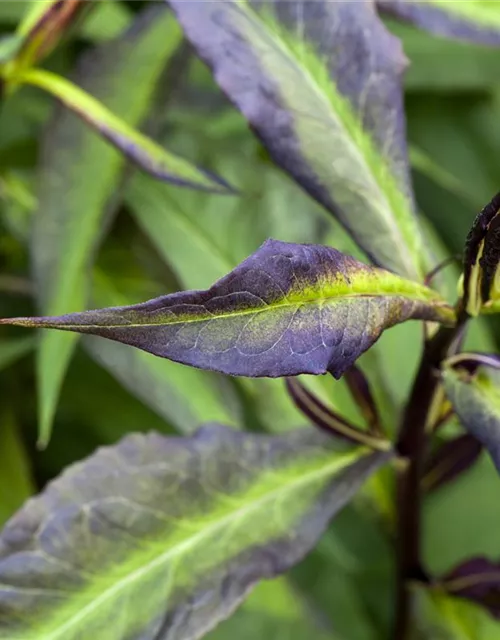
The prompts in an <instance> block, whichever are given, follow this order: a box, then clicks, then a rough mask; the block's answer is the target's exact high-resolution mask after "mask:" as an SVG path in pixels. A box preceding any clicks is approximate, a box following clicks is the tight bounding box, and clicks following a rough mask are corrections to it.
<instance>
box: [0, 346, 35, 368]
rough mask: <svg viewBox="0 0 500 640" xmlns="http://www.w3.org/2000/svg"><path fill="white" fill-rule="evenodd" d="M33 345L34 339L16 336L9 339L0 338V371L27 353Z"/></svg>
mask: <svg viewBox="0 0 500 640" xmlns="http://www.w3.org/2000/svg"><path fill="white" fill-rule="evenodd" d="M34 347H35V340H33V339H30V338H28V339H27V340H26V338H17V339H15V340H14V339H10V340H0V371H1V370H2V369H6V368H7V367H10V365H11V364H13V363H14V362H17V360H19V359H20V358H22V357H23V356H25V355H26V354H28V353H29V352H30V351H32V350H33V349H34Z"/></svg>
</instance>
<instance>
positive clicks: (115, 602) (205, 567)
mask: <svg viewBox="0 0 500 640" xmlns="http://www.w3.org/2000/svg"><path fill="white" fill-rule="evenodd" d="M390 456H391V454H390V453H385V454H383V453H375V454H366V453H363V452H360V451H354V452H352V451H351V452H349V453H338V452H335V451H334V450H333V449H332V444H331V441H330V440H329V439H328V438H325V437H322V436H321V434H319V433H317V432H316V431H313V430H309V429H305V430H298V431H295V432H293V433H292V434H287V435H286V436H281V437H279V436H276V437H272V436H255V435H249V434H244V433H238V432H234V431H232V430H230V429H225V428H223V427H219V426H216V425H214V426H211V427H206V428H204V429H202V430H201V431H199V432H198V433H197V435H196V436H194V437H193V438H190V439H186V438H165V437H163V436H159V435H156V434H150V435H149V436H139V435H133V436H130V437H128V438H126V439H125V440H124V441H122V443H121V444H119V445H118V446H115V447H111V448H107V449H101V450H100V451H99V452H98V453H97V454H95V455H94V456H92V457H91V458H90V459H88V460H87V461H85V462H83V463H80V464H78V465H75V466H74V467H72V468H70V469H69V470H67V471H66V472H65V474H64V475H63V476H62V477H61V478H60V479H58V480H57V481H55V482H54V483H52V484H51V485H50V486H49V487H48V489H47V490H46V491H45V493H44V494H42V495H41V496H40V497H39V498H37V499H35V500H34V501H31V502H30V503H28V504H27V505H26V507H25V508H24V509H23V510H21V511H20V512H19V513H18V514H17V515H16V516H15V517H14V518H13V519H12V520H11V521H10V523H9V524H8V525H7V527H6V528H5V530H4V532H3V534H2V536H1V537H0V582H1V583H2V590H0V629H1V630H2V631H3V632H4V635H5V634H8V637H9V640H17V639H19V640H20V639H21V638H22V640H35V639H36V640H59V638H61V639H62V638H64V640H72V639H75V640H76V638H80V637H81V636H82V633H84V635H87V636H90V637H93V638H96V640H108V639H109V640H120V639H123V640H125V639H127V640H135V639H137V640H139V638H141V639H144V640H145V639H147V638H151V639H152V638H166V637H168V638H170V639H171V640H182V639H186V640H187V639H188V638H189V639H195V638H199V637H201V636H202V635H203V634H204V633H206V632H207V631H208V630H210V629H211V628H212V627H213V626H214V625H215V624H216V623H217V622H218V621H219V620H221V619H222V618H225V617H227V616H228V615H229V614H230V613H231V611H233V610H234V609H235V608H236V606H237V605H238V604H239V603H240V602H241V601H242V599H243V598H244V597H245V595H246V594H247V593H248V591H249V589H251V587H252V586H253V585H254V584H255V583H256V582H258V581H259V580H262V579H264V578H270V577H273V576H275V575H277V574H279V573H282V572H284V571H286V570H287V569H288V568H289V567H291V566H292V565H294V564H295V563H296V562H298V561H299V560H300V559H301V558H302V557H303V556H304V555H305V554H306V553H307V552H308V551H309V550H310V549H311V548H312V547H313V546H314V544H315V543H316V541H317V539H318V537H319V536H320V535H321V533H322V532H323V531H324V530H325V528H326V526H327V524H328V522H329V521H330V519H331V518H332V517H333V516H334V515H335V514H336V513H337V512H338V511H339V509H341V508H342V507H343V506H344V505H345V504H346V502H348V501H349V500H350V499H351V498H352V496H353V495H354V494H355V492H356V491H357V489H358V488H359V487H360V486H361V484H362V483H363V481H364V480H365V479H366V478H367V477H369V476H370V475H371V474H372V473H373V472H374V471H376V469H377V468H379V467H380V466H381V465H382V464H383V463H384V462H386V461H387V460H388V459H389V458H390ZM139 478H140V482H138V479H139ZM35 576H36V585H37V588H36V589H33V584H34V583H33V580H35ZM111 621H112V622H111Z"/></svg>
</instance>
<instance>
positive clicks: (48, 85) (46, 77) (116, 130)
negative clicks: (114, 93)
mask: <svg viewBox="0 0 500 640" xmlns="http://www.w3.org/2000/svg"><path fill="white" fill-rule="evenodd" d="M19 80H20V81H21V82H23V83H26V84H30V85H33V86H35V87H39V88H40V89H44V90H45V91H48V92H49V93H51V94H52V95H54V96H55V97H56V98H58V99H59V100H60V101H61V102H62V103H63V104H64V105H65V106H66V107H68V108H69V109H71V110H72V111H73V112H74V113H76V114H77V115H78V116H79V117H80V118H82V120H83V121H84V122H85V123H86V124H88V125H90V126H91V127H93V128H94V129H95V130H96V131H97V132H98V133H99V134H100V135H102V136H103V137H104V138H105V139H106V140H108V141H109V142H111V144H113V145H114V146H116V147H117V148H118V149H119V150H120V151H121V152H122V153H123V154H124V155H125V156H126V157H127V158H128V159H129V160H132V162H135V163H136V164H137V165H138V166H139V167H140V168H141V169H144V170H145V171H147V172H148V173H150V174H151V175H153V176H155V177H156V178H158V179H160V180H166V181H168V182H173V183H174V184H178V185H182V186H187V187H191V188H193V189H204V190H208V191H214V192H216V193H227V192H228V190H229V187H228V186H227V185H226V184H225V183H224V182H223V181H221V180H217V179H215V178H212V177H211V176H209V175H208V174H206V173H204V172H203V171H201V170H200V169H197V168H196V167H194V166H193V165H192V164H191V163H190V162H188V161H187V160H184V159H183V158H180V157H179V156H176V155H174V154H172V153H170V152H169V151H167V150H166V149H164V148H163V147H162V146H160V145H159V144H158V143H156V142H154V141H153V140H151V139H150V138H147V137H146V136H145V135H143V134H142V133H140V132H139V131H136V130H135V129H134V128H133V127H130V126H129V125H128V124H127V123H126V122H124V121H123V120H122V119H121V118H118V117H117V116H116V115H115V114H114V113H112V112H111V111H110V110H109V109H107V108H106V107H104V106H103V105H102V104H101V103H100V102H99V101H98V100H96V99H95V98H93V97H92V96H91V95H89V94H87V93H85V91H82V90H81V89H80V88H79V87H77V86H76V85H74V84H72V83H71V82H69V81H68V80H66V79H65V78H62V77H61V76H58V75H56V74H54V73H50V72H49V71H43V70H40V69H32V70H30V71H26V72H25V73H23V74H22V75H21V76H20V78H19Z"/></svg>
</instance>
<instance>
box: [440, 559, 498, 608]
mask: <svg viewBox="0 0 500 640" xmlns="http://www.w3.org/2000/svg"><path fill="white" fill-rule="evenodd" d="M440 582H441V583H442V585H443V586H444V588H445V589H446V590H447V591H448V592H449V593H451V594H453V595H456V596H460V597H461V598H467V600H472V601H474V602H477V603H478V604H481V605H482V606H483V607H485V608H486V609H488V610H489V611H490V613H492V614H493V615H494V616H495V617H496V618H500V563H499V562H492V561H491V560H489V559H488V558H481V557H478V558H471V559H470V560H467V561H466V562H463V563H462V564H460V565H459V566H458V567H455V569H453V570H452V571H450V573H449V574H448V575H446V576H445V577H444V578H441V580H440Z"/></svg>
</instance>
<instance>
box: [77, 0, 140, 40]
mask: <svg viewBox="0 0 500 640" xmlns="http://www.w3.org/2000/svg"><path fill="white" fill-rule="evenodd" d="M131 17H132V15H131V12H130V11H129V9H128V7H127V6H125V5H124V4H123V3H121V2H117V1H116V0H106V2H96V3H95V7H93V9H92V12H91V13H90V14H89V15H88V16H86V18H85V20H84V22H83V23H82V25H81V27H80V30H79V34H80V36H81V37H82V38H87V39H88V40H91V41H92V42H103V41H105V40H110V39H111V38H117V37H118V36H119V35H120V34H121V33H122V31H123V30H124V29H126V28H127V27H128V26H129V25H130V22H131Z"/></svg>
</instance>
